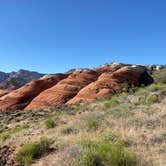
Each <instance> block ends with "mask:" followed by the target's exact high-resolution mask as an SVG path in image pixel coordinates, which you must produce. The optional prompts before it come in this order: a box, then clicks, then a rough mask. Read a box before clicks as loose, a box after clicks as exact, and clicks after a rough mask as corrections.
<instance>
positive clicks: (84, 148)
mask: <svg viewBox="0 0 166 166" xmlns="http://www.w3.org/2000/svg"><path fill="white" fill-rule="evenodd" d="M165 105H166V84H165V83H164V82H163V81H162V82H159V81H156V83H154V84H152V85H150V86H147V87H141V88H137V89H133V90H132V91H130V92H121V93H120V94H116V95H114V96H110V97H107V98H103V99H102V98H100V99H96V100H95V101H93V102H92V103H86V102H80V103H77V104H75V105H72V106H69V105H62V106H56V107H49V108H45V109H42V110H33V111H32V110H23V111H19V110H17V111H11V110H7V111H6V112H2V113H0V122H1V125H0V126H1V128H0V147H3V146H4V145H10V146H12V147H13V148H14V149H15V152H14V155H12V156H11V158H12V159H13V160H14V161H16V162H17V163H19V164H20V165H34V166H38V165H48V166H55V165H58V166H164V165H166V159H165V156H166V150H165V149H166V107H165Z"/></svg>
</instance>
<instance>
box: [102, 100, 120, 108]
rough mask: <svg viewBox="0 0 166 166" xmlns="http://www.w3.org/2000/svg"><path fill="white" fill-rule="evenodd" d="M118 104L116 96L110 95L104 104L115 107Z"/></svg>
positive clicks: (107, 106)
mask: <svg viewBox="0 0 166 166" xmlns="http://www.w3.org/2000/svg"><path fill="white" fill-rule="evenodd" d="M118 104H119V101H118V99H117V97H112V98H111V99H109V100H107V101H106V102H105V104H104V107H105V108H111V107H115V106H117V105H118Z"/></svg>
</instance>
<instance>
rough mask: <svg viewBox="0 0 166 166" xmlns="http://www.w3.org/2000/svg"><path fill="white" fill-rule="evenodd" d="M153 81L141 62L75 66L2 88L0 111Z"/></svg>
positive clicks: (93, 95) (64, 101)
mask: <svg viewBox="0 0 166 166" xmlns="http://www.w3.org/2000/svg"><path fill="white" fill-rule="evenodd" d="M152 82H153V78H152V77H151V76H150V75H149V74H148V69H147V68H146V67H145V66H141V65H130V64H122V63H117V62H114V63H112V64H105V65H102V66H99V67H96V68H92V69H74V70H72V71H70V72H67V73H64V74H54V75H46V76H44V77H41V78H39V79H36V80H33V81H31V82H29V83H27V84H25V85H24V86H22V87H21V88H19V89H16V90H14V91H12V92H10V93H8V91H5V90H1V91H0V96H2V97H0V110H5V109H7V108H9V109H36V108H43V107H47V106H54V105H60V104H73V103H75V102H78V101H80V100H84V101H92V100H94V99H95V98H98V97H104V96H108V95H110V94H113V93H116V92H118V91H120V90H121V89H122V88H123V86H124V84H126V83H127V84H128V86H129V87H130V86H140V85H148V84H150V83H152ZM5 93H8V94H6V95H5ZM3 95H4V96H3Z"/></svg>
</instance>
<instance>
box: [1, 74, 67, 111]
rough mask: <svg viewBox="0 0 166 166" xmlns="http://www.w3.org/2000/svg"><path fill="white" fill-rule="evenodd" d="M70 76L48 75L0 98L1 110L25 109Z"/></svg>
mask: <svg viewBox="0 0 166 166" xmlns="http://www.w3.org/2000/svg"><path fill="white" fill-rule="evenodd" d="M67 76H68V74H55V75H46V76H43V77H42V78H40V79H37V80H33V81H31V82H30V83H27V84H26V85H24V86H22V87H21V88H19V89H17V90H14V91H12V92H11V93H9V94H7V95H5V96H2V97H1V98H0V109H1V110H3V109H7V108H10V109H24V108H25V107H26V106H27V105H28V104H29V103H30V102H31V100H32V99H33V98H34V97H36V96H37V95H38V94H39V93H41V92H42V91H44V90H45V89H48V88H50V87H52V86H54V85H55V84H56V83H58V82H59V81H60V80H62V79H64V78H66V77H67Z"/></svg>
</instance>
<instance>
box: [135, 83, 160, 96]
mask: <svg viewBox="0 0 166 166" xmlns="http://www.w3.org/2000/svg"><path fill="white" fill-rule="evenodd" d="M161 88H162V85H161V84H156V83H154V84H151V85H148V86H144V87H140V88H138V89H137V90H136V94H145V93H147V92H155V91H158V90H159V89H161Z"/></svg>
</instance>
